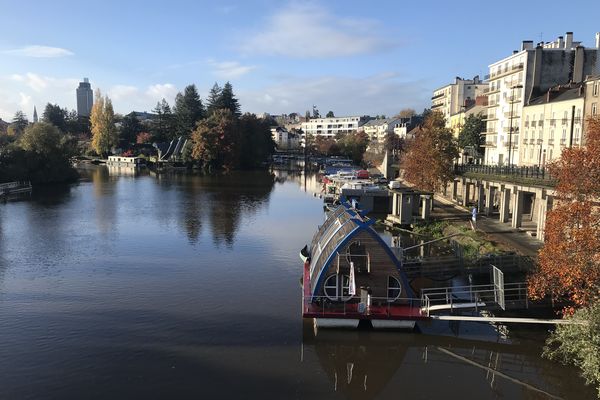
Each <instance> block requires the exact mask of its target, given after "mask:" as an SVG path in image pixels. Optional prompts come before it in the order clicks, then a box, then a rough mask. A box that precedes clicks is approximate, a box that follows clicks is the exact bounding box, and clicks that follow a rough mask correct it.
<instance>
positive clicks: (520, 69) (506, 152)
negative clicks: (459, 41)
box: [484, 32, 599, 165]
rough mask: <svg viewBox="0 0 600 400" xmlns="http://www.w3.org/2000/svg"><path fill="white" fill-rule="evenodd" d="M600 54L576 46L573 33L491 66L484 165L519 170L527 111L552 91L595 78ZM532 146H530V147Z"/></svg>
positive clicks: (530, 45) (527, 45)
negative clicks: (515, 167) (528, 107)
mask: <svg viewBox="0 0 600 400" xmlns="http://www.w3.org/2000/svg"><path fill="white" fill-rule="evenodd" d="M596 46H597V47H596V48H590V49H586V48H584V47H583V46H581V42H575V41H573V33H572V32H567V34H566V36H565V37H564V38H563V37H562V36H560V37H559V38H558V39H556V40H555V41H552V42H548V43H539V44H538V45H537V46H536V47H535V48H534V46H533V42H532V41H523V42H522V44H521V49H520V50H518V51H517V50H515V51H514V52H513V54H512V55H510V56H508V57H506V58H504V59H502V60H500V61H497V62H495V63H493V64H491V65H490V66H489V70H490V75H489V88H488V90H487V91H486V94H487V96H488V112H487V126H486V130H485V132H484V134H485V136H486V140H485V147H486V149H485V157H484V162H485V163H486V164H497V165H507V164H512V165H520V160H519V156H520V154H522V153H520V150H519V146H520V145H521V142H520V140H519V134H520V132H521V131H522V128H523V126H522V124H523V118H522V113H523V107H525V106H526V105H527V104H529V102H530V101H531V100H532V99H535V98H538V97H539V96H540V95H542V94H543V93H545V92H546V91H547V90H548V89H550V88H552V87H555V86H557V85H561V84H567V83H569V82H575V83H580V82H582V81H583V78H584V77H585V76H586V75H588V74H591V73H593V71H594V70H595V68H596V65H597V59H598V46H599V43H598V35H596ZM528 143H529V142H528Z"/></svg>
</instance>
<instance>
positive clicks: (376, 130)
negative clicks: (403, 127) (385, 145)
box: [362, 118, 400, 142]
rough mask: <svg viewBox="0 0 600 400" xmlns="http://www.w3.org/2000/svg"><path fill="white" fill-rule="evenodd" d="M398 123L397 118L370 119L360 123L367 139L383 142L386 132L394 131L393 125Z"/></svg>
mask: <svg viewBox="0 0 600 400" xmlns="http://www.w3.org/2000/svg"><path fill="white" fill-rule="evenodd" d="M399 123H400V119H399V118H379V119H372V120H370V121H367V122H365V123H364V124H363V125H362V130H363V132H365V133H366V134H367V135H368V136H369V140H371V141H378V142H383V141H384V140H385V136H386V135H387V134H388V133H394V127H395V125H396V124H399Z"/></svg>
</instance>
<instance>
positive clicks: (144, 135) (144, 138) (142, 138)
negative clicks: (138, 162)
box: [135, 132, 152, 144]
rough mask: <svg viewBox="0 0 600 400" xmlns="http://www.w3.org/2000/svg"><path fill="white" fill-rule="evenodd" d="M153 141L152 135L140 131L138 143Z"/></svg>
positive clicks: (136, 140) (137, 138)
mask: <svg viewBox="0 0 600 400" xmlns="http://www.w3.org/2000/svg"><path fill="white" fill-rule="evenodd" d="M151 141H152V135H151V134H149V133H148V132H140V133H138V135H137V137H136V139H135V142H136V143H137V144H144V143H150V142H151Z"/></svg>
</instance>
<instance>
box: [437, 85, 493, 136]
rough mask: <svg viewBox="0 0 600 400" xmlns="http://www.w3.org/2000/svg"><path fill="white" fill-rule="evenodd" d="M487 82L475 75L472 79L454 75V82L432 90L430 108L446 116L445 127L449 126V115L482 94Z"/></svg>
mask: <svg viewBox="0 0 600 400" xmlns="http://www.w3.org/2000/svg"><path fill="white" fill-rule="evenodd" d="M487 87H488V84H487V83H485V82H483V81H482V80H481V79H479V76H475V77H474V78H473V79H463V78H460V77H456V78H455V79H454V83H451V84H449V85H446V86H442V87H441V88H438V89H436V90H434V91H433V97H432V98H431V110H432V111H437V112H440V113H442V115H443V116H444V118H446V127H448V128H449V127H450V116H451V115H453V114H456V113H458V112H460V111H461V109H463V108H464V107H465V106H466V103H469V102H472V101H474V100H475V98H477V96H481V95H483V94H484V91H485V89H486V88H487Z"/></svg>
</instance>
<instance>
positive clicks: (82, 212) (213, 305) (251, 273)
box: [0, 167, 594, 399]
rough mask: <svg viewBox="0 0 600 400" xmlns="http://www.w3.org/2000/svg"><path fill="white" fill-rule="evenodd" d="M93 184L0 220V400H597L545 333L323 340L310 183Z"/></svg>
mask: <svg viewBox="0 0 600 400" xmlns="http://www.w3.org/2000/svg"><path fill="white" fill-rule="evenodd" d="M83 174H84V177H85V178H84V179H83V180H82V181H81V182H80V183H78V184H76V185H73V186H69V187H54V188H44V189H38V190H36V191H35V193H34V194H33V196H32V198H31V199H27V200H24V201H18V202H9V203H7V204H0V398H2V399H121V398H123V399H138V398H139V399H158V398H185V399H187V398H194V399H198V398H203V399H207V398H217V399H221V398H232V399H254V398H256V399H287V398H296V399H305V398H310V399H346V398H351V399H372V398H381V399H388V398H389V399H399V398H408V397H410V398H415V399H438V398H439V399H442V398H443V399H454V398H456V399H546V398H565V399H591V398H594V391H593V390H592V389H591V388H587V387H584V382H583V380H581V379H580V378H579V377H578V376H577V372H576V370H574V369H573V368H569V367H563V366H561V365H558V364H556V363H553V362H549V361H547V360H544V359H542V358H541V357H540V356H539V354H540V352H541V348H542V342H543V340H544V337H545V334H544V331H543V330H540V329H537V330H532V328H527V329H521V330H520V331H514V330H512V329H511V330H509V332H508V334H507V333H506V332H496V331H494V330H493V329H491V327H490V326H488V325H482V324H473V323H471V324H468V323H462V324H456V323H454V324H450V325H448V324H443V323H439V324H425V325H423V326H422V331H423V332H424V333H421V334H418V333H414V334H413V333H402V332H383V333H381V332H362V331H361V332H340V331H323V330H321V331H319V332H317V333H316V335H315V332H314V331H313V329H312V325H311V324H310V323H309V322H307V321H304V322H303V321H302V318H301V317H300V311H301V309H300V296H301V292H300V287H299V278H300V274H301V261H300V259H299V257H298V251H299V249H300V248H301V247H302V246H303V245H304V244H306V243H307V242H309V241H310V239H311V237H312V235H313V233H314V231H315V230H316V228H317V225H318V224H319V223H321V222H322V221H323V212H322V202H321V200H320V199H318V198H316V197H314V196H313V192H314V191H318V188H319V186H318V183H317V181H316V178H315V177H312V176H309V177H306V178H302V177H300V176H297V175H294V174H288V173H282V172H277V173H273V174H271V173H269V172H249V173H236V174H231V175H227V176H213V177H202V176H190V175H167V176H161V177H156V176H150V175H147V174H146V175H141V176H128V175H126V174H120V173H113V172H112V171H111V172H110V173H109V171H108V170H107V169H106V168H105V167H99V168H95V169H92V170H87V171H84V172H83Z"/></svg>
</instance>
